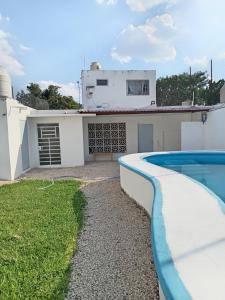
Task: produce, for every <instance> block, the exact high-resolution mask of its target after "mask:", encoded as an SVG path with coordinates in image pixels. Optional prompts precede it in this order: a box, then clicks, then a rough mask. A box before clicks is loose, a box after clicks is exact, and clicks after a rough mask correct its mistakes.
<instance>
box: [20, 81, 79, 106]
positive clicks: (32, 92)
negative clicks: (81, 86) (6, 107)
mask: <svg viewBox="0 0 225 300" xmlns="http://www.w3.org/2000/svg"><path fill="white" fill-rule="evenodd" d="M59 89H60V87H59V86H55V85H49V86H48V88H47V89H45V90H43V91H42V90H41V88H40V86H39V85H38V84H36V83H30V84H29V85H28V86H27V90H28V92H27V93H25V92H24V91H23V90H21V91H20V92H18V93H17V95H16V99H17V100H18V101H19V102H20V103H22V104H24V105H27V106H29V107H32V108H35V109H80V108H82V105H81V104H79V103H77V102H76V101H75V100H74V99H73V97H72V96H63V95H61V94H60V92H59Z"/></svg>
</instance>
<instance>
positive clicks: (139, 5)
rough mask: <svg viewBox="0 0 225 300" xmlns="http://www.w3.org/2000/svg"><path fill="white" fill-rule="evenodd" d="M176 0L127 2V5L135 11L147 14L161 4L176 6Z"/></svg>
mask: <svg viewBox="0 0 225 300" xmlns="http://www.w3.org/2000/svg"><path fill="white" fill-rule="evenodd" d="M176 2H177V1H176V0H126V4H127V5H128V6H129V7H130V9H131V10H133V11H138V12H145V11H146V10H149V9H151V8H152V7H154V6H157V5H160V4H166V5H171V4H175V3H176Z"/></svg>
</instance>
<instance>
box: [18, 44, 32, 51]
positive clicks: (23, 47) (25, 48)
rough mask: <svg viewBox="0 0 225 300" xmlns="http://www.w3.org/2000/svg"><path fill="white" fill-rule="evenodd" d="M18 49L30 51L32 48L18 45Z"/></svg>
mask: <svg viewBox="0 0 225 300" xmlns="http://www.w3.org/2000/svg"><path fill="white" fill-rule="evenodd" d="M19 47H20V49H21V50H23V51H30V50H32V48H30V47H27V46H24V45H23V44H20V45H19Z"/></svg>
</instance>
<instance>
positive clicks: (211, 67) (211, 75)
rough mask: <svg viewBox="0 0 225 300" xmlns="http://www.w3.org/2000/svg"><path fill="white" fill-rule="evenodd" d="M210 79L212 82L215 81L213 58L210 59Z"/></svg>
mask: <svg viewBox="0 0 225 300" xmlns="http://www.w3.org/2000/svg"><path fill="white" fill-rule="evenodd" d="M210 77H211V78H210V81H211V84H212V82H213V61H212V59H211V60H210Z"/></svg>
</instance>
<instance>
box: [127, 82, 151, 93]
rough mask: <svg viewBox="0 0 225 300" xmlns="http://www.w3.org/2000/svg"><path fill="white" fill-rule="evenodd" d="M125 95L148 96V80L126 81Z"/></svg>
mask: <svg viewBox="0 0 225 300" xmlns="http://www.w3.org/2000/svg"><path fill="white" fill-rule="evenodd" d="M127 95H128V96H138V95H149V80H127Z"/></svg>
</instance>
